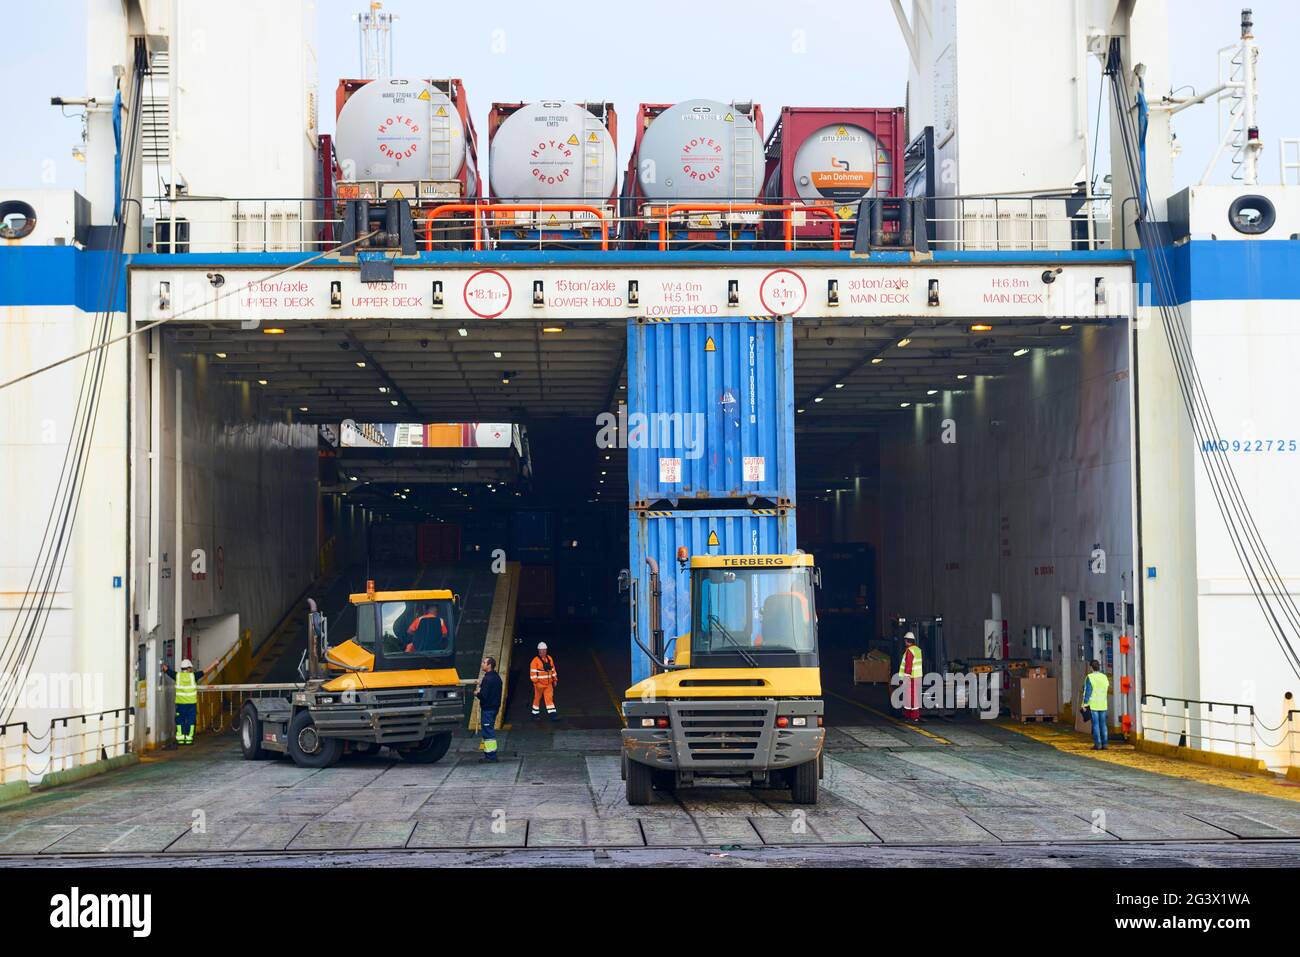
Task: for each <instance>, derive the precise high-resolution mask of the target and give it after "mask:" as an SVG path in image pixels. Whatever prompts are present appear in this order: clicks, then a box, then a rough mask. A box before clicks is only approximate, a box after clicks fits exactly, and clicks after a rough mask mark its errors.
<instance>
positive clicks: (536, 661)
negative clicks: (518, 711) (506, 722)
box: [528, 641, 560, 721]
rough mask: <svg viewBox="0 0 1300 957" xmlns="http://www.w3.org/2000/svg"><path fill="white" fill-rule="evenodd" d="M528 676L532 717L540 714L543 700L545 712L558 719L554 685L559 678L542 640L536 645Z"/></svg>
mask: <svg viewBox="0 0 1300 957" xmlns="http://www.w3.org/2000/svg"><path fill="white" fill-rule="evenodd" d="M528 677H529V678H531V679H532V682H533V718H534V719H537V718H540V717H541V716H542V711H541V706H542V702H543V701H545V702H546V713H547V714H549V715H550V716H551V720H552V721H559V720H560V716H559V715H558V714H556V712H555V686H556V685H558V684H559V683H560V679H559V676H558V675H557V674H556V673H555V659H554V658H552V657H551V655H550V652H549V651H548V650H547V647H546V642H544V641H543V642H541V643H540V644H538V646H537V654H536V656H534V658H533V663H532V664H531V665H530V666H529V669H528Z"/></svg>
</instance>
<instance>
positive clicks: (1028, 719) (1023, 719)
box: [1016, 714, 1056, 724]
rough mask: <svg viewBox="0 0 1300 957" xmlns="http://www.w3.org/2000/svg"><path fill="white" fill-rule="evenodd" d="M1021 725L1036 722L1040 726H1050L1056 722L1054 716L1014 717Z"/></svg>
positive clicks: (1024, 715) (1029, 715) (1030, 715)
mask: <svg viewBox="0 0 1300 957" xmlns="http://www.w3.org/2000/svg"><path fill="white" fill-rule="evenodd" d="M1016 720H1017V721H1019V722H1020V723H1021V724H1028V723H1029V722H1031V721H1037V722H1039V723H1041V724H1052V723H1053V722H1055V721H1056V715H1054V714H1022V715H1019V716H1017V717H1016Z"/></svg>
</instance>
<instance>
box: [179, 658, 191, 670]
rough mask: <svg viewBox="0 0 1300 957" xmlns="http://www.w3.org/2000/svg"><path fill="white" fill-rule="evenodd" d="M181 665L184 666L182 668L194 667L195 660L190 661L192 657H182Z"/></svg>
mask: <svg viewBox="0 0 1300 957" xmlns="http://www.w3.org/2000/svg"><path fill="white" fill-rule="evenodd" d="M181 667H182V668H193V667H194V662H192V661H190V659H188V658H182V659H181Z"/></svg>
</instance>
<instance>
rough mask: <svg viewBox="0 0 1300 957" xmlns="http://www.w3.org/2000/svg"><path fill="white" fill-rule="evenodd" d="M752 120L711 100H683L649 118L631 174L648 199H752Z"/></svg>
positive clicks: (759, 161) (757, 172)
mask: <svg viewBox="0 0 1300 957" xmlns="http://www.w3.org/2000/svg"><path fill="white" fill-rule="evenodd" d="M763 162H764V160H763V144H762V141H761V139H760V137H759V135H758V130H756V129H755V128H754V121H753V120H752V119H751V118H750V117H748V116H746V115H745V114H743V113H741V112H739V111H738V110H737V109H736V108H735V107H734V106H731V105H729V104H727V103H720V102H718V101H717V100H687V101H686V102H684V103H678V104H676V105H675V106H672V107H669V108H668V109H666V110H664V111H663V112H662V113H660V114H659V115H658V116H656V117H655V118H654V119H653V120H651V121H650V125H649V127H647V129H646V131H645V133H644V134H643V135H642V137H641V149H640V153H639V154H638V156H637V180H638V182H639V184H640V186H641V193H642V195H643V196H645V198H646V199H649V200H700V201H702V202H723V201H726V200H730V199H733V198H736V199H741V200H744V201H752V200H754V199H756V198H757V197H758V194H759V192H760V191H761V190H762V188H763Z"/></svg>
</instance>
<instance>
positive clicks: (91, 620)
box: [0, 203, 130, 773]
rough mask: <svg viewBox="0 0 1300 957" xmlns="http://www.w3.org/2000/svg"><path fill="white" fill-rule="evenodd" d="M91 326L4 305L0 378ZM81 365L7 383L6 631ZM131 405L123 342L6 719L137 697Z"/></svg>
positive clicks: (1, 472) (68, 312)
mask: <svg viewBox="0 0 1300 957" xmlns="http://www.w3.org/2000/svg"><path fill="white" fill-rule="evenodd" d="M34 205H38V212H39V208H40V204H39V203H37V204H34ZM112 322H113V331H112V333H111V334H112V335H120V334H121V333H122V332H123V331H124V328H125V316H124V315H123V314H121V313H115V314H113V316H112ZM93 326H94V317H93V316H91V315H88V314H86V313H84V312H82V311H81V310H80V309H78V308H77V307H76V306H74V305H68V306H0V380H7V379H10V378H12V377H14V376H17V375H21V374H23V373H27V372H30V371H31V370H33V369H35V368H38V367H40V366H42V365H45V364H47V363H49V362H53V361H55V360H57V359H61V358H63V357H65V356H67V355H70V354H72V353H75V352H78V351H80V350H82V349H85V348H86V347H88V346H89V345H90V335H91V331H92V327H93ZM83 365H84V364H83V363H81V362H74V363H68V364H66V365H63V366H60V367H59V368H57V369H53V370H51V371H49V372H45V373H43V374H41V375H40V376H38V377H36V378H33V379H30V380H28V381H26V382H23V383H20V384H18V385H16V386H12V387H10V388H8V389H5V390H3V391H0V422H4V423H6V427H5V428H4V429H3V430H0V494H3V496H4V501H5V530H4V533H3V534H0V634H3V635H6V636H7V635H8V634H9V630H10V628H11V626H12V623H13V621H14V616H15V614H16V613H17V610H18V607H19V604H20V601H21V598H22V596H23V595H25V594H26V593H27V592H28V588H29V584H30V582H31V575H32V570H33V567H34V566H35V565H36V564H37V562H38V560H39V559H38V556H39V555H40V554H41V542H42V537H43V535H44V533H45V531H46V523H47V521H48V520H49V518H50V515H51V509H52V507H53V506H54V502H55V497H56V489H57V488H58V487H59V482H60V476H61V475H63V474H64V465H65V462H64V459H65V455H66V453H67V449H68V439H69V435H70V433H71V432H72V429H73V423H74V409H75V407H76V403H77V396H78V391H79V388H80V384H81V381H82V370H83ZM125 407H126V364H125V354H124V351H123V350H122V349H121V348H117V349H114V350H110V352H109V355H108V361H107V364H106V366H105V370H104V380H103V387H102V394H101V397H100V414H99V416H98V419H97V422H96V426H95V433H94V439H93V443H92V445H91V449H90V454H89V456H88V459H87V462H86V466H85V472H84V479H83V485H82V488H83V494H82V497H81V502H80V508H79V509H78V511H77V519H76V522H75V524H74V525H73V526H72V536H71V543H70V544H69V545H68V546H67V551H66V559H65V561H64V563H63V566H62V568H61V569H60V571H59V577H58V584H57V586H56V587H55V588H54V594H53V595H52V597H51V599H50V602H49V607H50V609H51V611H50V615H49V618H48V621H47V622H46V624H45V626H44V628H43V629H42V637H41V640H40V644H39V650H38V651H37V652H36V654H35V657H34V658H33V659H32V662H31V665H30V668H29V670H27V671H25V672H22V673H12V674H5V675H3V676H0V678H3V680H4V686H5V687H6V688H8V687H10V686H11V683H13V682H17V683H21V684H23V685H25V694H24V696H23V701H24V702H25V703H26V706H20V707H19V708H18V709H17V710H16V711H15V712H14V713H13V714H12V715H11V716H10V718H9V719H8V720H10V721H27V722H29V723H30V726H31V728H32V731H33V733H35V734H38V735H44V734H45V733H46V729H47V728H48V726H49V722H50V721H51V720H52V719H54V718H60V717H66V716H69V715H76V714H85V713H88V712H97V711H100V710H106V709H113V708H121V707H125V706H126V705H127V704H129V703H130V702H129V701H128V700H127V690H126V689H127V684H126V682H127V674H126V660H127V646H128V642H127V641H126V640H125V635H126V633H127V608H126V595H127V588H126V582H127V574H126V567H127V551H126V549H127V543H126V528H127V473H126V418H125V416H123V415H121V414H120V410H121V409H124V408H125ZM46 554H47V555H48V552H47V553H46ZM0 720H3V719H0ZM42 761H43V759H41V760H37V759H35V758H33V760H32V762H31V763H32V765H33V770H34V771H36V772H38V773H39V772H40V771H41V770H42V769H43V768H44V765H43V763H42ZM57 766H58V765H57V764H56V765H54V767H57Z"/></svg>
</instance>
